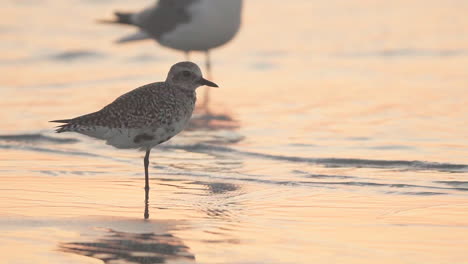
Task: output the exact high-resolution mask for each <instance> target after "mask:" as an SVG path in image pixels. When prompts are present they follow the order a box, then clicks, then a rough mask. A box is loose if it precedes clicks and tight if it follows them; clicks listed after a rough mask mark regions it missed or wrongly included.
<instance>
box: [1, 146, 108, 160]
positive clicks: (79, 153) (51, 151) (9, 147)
mask: <svg viewBox="0 0 468 264" xmlns="http://www.w3.org/2000/svg"><path fill="white" fill-rule="evenodd" d="M0 149H19V150H29V151H36V152H44V153H55V154H63V155H76V156H87V157H99V158H102V157H103V156H100V155H96V154H92V153H87V152H81V151H65V150H57V149H49V148H41V147H35V146H12V145H0Z"/></svg>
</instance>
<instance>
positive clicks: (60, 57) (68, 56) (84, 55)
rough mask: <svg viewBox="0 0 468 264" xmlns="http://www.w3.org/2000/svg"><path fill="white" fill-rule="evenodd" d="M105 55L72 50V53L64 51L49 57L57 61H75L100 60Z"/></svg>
mask: <svg viewBox="0 0 468 264" xmlns="http://www.w3.org/2000/svg"><path fill="white" fill-rule="evenodd" d="M103 56H104V54H103V53H98V52H95V51H89V50H71V51H64V52H60V53H57V54H52V55H50V56H49V58H50V59H52V60H57V61H73V60H78V59H89V58H98V57H103Z"/></svg>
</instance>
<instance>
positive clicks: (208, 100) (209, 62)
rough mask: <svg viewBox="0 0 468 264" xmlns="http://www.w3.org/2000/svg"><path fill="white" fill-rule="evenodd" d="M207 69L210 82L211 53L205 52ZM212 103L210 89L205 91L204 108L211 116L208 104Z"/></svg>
mask: <svg viewBox="0 0 468 264" xmlns="http://www.w3.org/2000/svg"><path fill="white" fill-rule="evenodd" d="M205 68H206V74H207V76H208V80H211V79H212V76H211V60H210V51H209V50H207V51H205ZM209 102H210V89H205V93H204V96H203V108H204V109H205V111H206V113H207V114H209V112H210V111H209V110H208V104H209Z"/></svg>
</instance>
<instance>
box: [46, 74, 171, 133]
mask: <svg viewBox="0 0 468 264" xmlns="http://www.w3.org/2000/svg"><path fill="white" fill-rule="evenodd" d="M171 97H172V92H171V89H169V88H168V87H166V84H165V83H151V84H147V85H144V86H142V87H139V88H137V89H135V90H132V91H130V92H128V93H126V94H123V95H122V96H120V97H118V98H117V99H115V101H114V102H112V103H110V104H109V105H107V106H105V107H104V108H102V109H101V110H99V111H97V112H94V113H91V114H87V115H83V116H79V117H76V118H72V119H64V120H54V121H51V122H57V123H65V124H64V125H61V126H59V128H58V129H57V132H58V133H60V132H66V131H76V130H79V129H80V128H83V127H94V126H102V127H107V128H141V127H147V126H151V125H154V123H155V122H157V121H158V120H159V119H161V118H162V116H164V115H163V113H164V112H165V111H167V108H168V107H171V105H170V103H171V101H172V100H170V98H171Z"/></svg>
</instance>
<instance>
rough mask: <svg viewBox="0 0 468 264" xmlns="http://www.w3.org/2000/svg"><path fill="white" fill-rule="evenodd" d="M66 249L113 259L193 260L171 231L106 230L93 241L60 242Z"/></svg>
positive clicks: (80, 253)
mask: <svg viewBox="0 0 468 264" xmlns="http://www.w3.org/2000/svg"><path fill="white" fill-rule="evenodd" d="M60 250H61V251H63V252H67V253H74V254H79V255H84V256H88V257H92V258H96V259H100V260H102V261H103V262H104V263H106V264H112V263H128V264H130V263H132V264H134V263H141V264H143V263H145V264H147V263H195V256H194V255H193V254H192V253H190V252H189V248H188V247H187V246H186V245H184V243H183V242H182V241H181V240H180V239H179V238H177V237H175V236H173V235H172V234H169V233H167V234H154V233H143V234H135V233H126V232H118V231H115V230H112V229H109V230H108V235H107V236H106V238H102V239H98V240H97V241H95V242H72V243H63V244H61V245H60Z"/></svg>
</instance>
